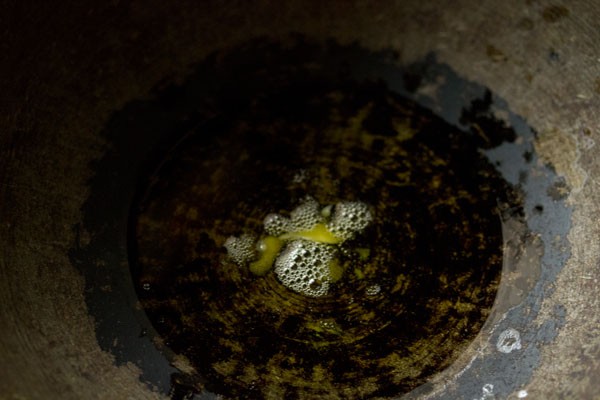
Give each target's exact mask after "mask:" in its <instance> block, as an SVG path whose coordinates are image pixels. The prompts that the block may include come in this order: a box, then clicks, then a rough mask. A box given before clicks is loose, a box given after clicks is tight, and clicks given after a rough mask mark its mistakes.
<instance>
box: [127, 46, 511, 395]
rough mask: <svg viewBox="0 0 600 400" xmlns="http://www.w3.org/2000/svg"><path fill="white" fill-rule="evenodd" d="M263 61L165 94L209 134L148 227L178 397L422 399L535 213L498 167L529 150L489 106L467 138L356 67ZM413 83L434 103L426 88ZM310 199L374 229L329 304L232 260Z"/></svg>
mask: <svg viewBox="0 0 600 400" xmlns="http://www.w3.org/2000/svg"><path fill="white" fill-rule="evenodd" d="M257 47H260V48H259V49H257V48H252V49H251V48H245V49H242V50H241V51H239V52H237V53H231V54H230V55H228V56H227V57H225V58H215V59H213V60H209V61H208V63H207V66H204V67H202V68H207V69H208V70H210V72H211V73H212V74H213V77H215V78H216V79H214V80H213V81H212V82H210V83H208V82H206V81H205V82H203V83H202V84H199V83H198V81H193V80H192V81H190V82H188V83H186V84H184V85H182V86H179V87H174V88H172V89H171V90H167V91H166V92H165V95H163V98H162V99H163V101H164V102H165V104H164V105H165V106H167V107H169V106H170V105H171V102H172V101H173V100H172V99H173V96H176V97H177V98H183V99H184V100H183V101H190V100H193V101H195V102H196V104H195V106H194V117H195V118H196V119H197V121H198V122H199V124H198V125H197V126H196V127H195V128H193V129H191V130H189V131H188V132H187V133H186V134H185V135H184V136H183V137H182V138H181V137H180V138H179V140H178V143H177V144H176V145H174V146H172V147H171V148H170V150H169V151H168V152H165V151H163V153H162V154H160V155H158V156H157V157H156V158H155V164H154V165H158V166H159V167H158V168H154V169H152V170H151V172H150V173H148V176H147V179H146V180H145V183H144V184H143V185H142V188H141V190H140V191H139V196H138V197H137V199H136V202H135V204H134V207H133V211H132V216H131V235H130V238H131V240H130V260H131V261H132V262H131V266H132V274H133V277H134V282H135V284H136V289H137V292H138V296H139V299H140V302H141V304H142V306H143V308H144V310H145V311H146V313H147V314H148V316H149V318H150V320H151V321H152V324H153V326H154V328H155V329H156V331H157V333H158V335H159V338H160V341H161V343H163V345H164V346H166V347H167V348H168V349H170V350H171V351H172V352H174V353H175V354H177V359H178V360H179V361H178V362H179V363H183V364H185V366H186V368H185V370H186V374H185V379H181V378H179V380H176V382H175V385H181V386H185V388H184V389H178V390H189V391H191V392H201V391H209V392H214V393H218V394H224V395H226V396H228V397H232V398H240V397H247V398H262V397H265V396H274V397H281V398H339V397H359V398H361V397H373V396H380V397H392V396H397V395H399V394H402V393H406V392H408V391H410V390H412V389H414V388H415V387H417V386H419V385H421V384H422V383H424V382H426V381H427V379H428V378H429V377H431V376H432V375H433V374H435V373H436V372H439V371H441V370H443V369H444V368H446V367H447V366H448V365H449V364H450V363H451V362H452V361H453V360H454V359H456V357H457V356H458V354H459V353H460V352H461V351H462V350H463V349H464V348H465V346H466V345H467V344H468V343H469V342H470V341H471V340H472V339H473V338H474V337H475V335H476V334H477V333H478V332H479V330H480V329H481V327H482V325H483V323H484V322H485V320H486V317H487V316H488V314H489V311H490V308H491V306H492V304H493V301H494V298H495V294H496V290H497V287H498V284H499V279H500V271H501V268H502V262H503V260H502V256H503V253H502V250H503V238H502V220H503V219H506V218H519V216H520V203H519V202H520V201H519V193H518V191H517V190H516V189H515V188H514V187H512V186H511V185H510V184H508V183H507V182H506V181H505V180H504V179H503V178H502V176H501V174H500V173H499V172H498V171H497V170H496V168H495V165H493V164H492V163H490V162H489V161H488V159H487V158H486V157H485V156H484V155H483V154H482V152H481V150H482V149H489V148H492V147H495V146H498V145H500V144H501V143H502V142H503V141H511V140H514V138H515V135H514V132H512V131H511V130H510V129H508V128H506V127H505V126H504V124H502V123H501V122H500V121H498V120H497V119H495V118H493V117H492V116H491V115H490V114H489V105H490V101H491V100H490V96H489V93H488V95H487V96H483V97H482V98H481V99H479V100H477V101H474V102H473V103H471V104H469V105H468V107H467V108H465V109H464V110H463V112H462V114H461V123H462V124H464V125H465V126H469V127H471V129H467V130H461V129H458V128H456V127H455V126H453V125H451V124H449V123H448V122H446V121H444V119H442V118H440V117H439V116H437V115H436V114H434V113H433V112H431V111H429V110H427V109H426V108H424V107H422V106H420V105H418V104H417V103H415V102H414V101H412V100H409V99H408V98H406V97H404V96H402V95H401V94H399V93H398V91H397V90H391V89H390V85H389V84H388V82H385V81H382V80H376V79H370V78H366V77H361V76H357V74H354V72H353V67H350V66H348V65H347V64H346V63H345V60H346V59H345V58H344V57H345V56H344V57H341V56H340V57H339V58H337V57H338V56H339V55H335V54H333V55H331V54H330V57H316V56H315V55H314V54H311V55H310V56H309V57H308V58H307V53H306V49H305V48H303V47H302V46H299V47H296V48H294V49H293V50H290V49H287V50H286V49H281V48H271V47H265V46H257ZM257 58H258V59H257ZM242 66H243V67H242ZM204 72H206V70H204ZM358 75H360V74H358ZM403 83H404V86H405V88H406V89H407V90H409V91H410V90H415V89H416V87H418V85H419V82H418V78H417V75H414V74H410V73H408V74H406V75H405V76H404V80H403ZM198 93H200V94H201V95H198ZM178 101H179V100H178ZM306 195H310V196H312V197H313V198H315V199H316V200H317V201H318V203H320V204H321V205H329V204H331V205H333V204H336V203H338V202H340V201H348V200H351V201H360V202H363V203H365V204H367V205H368V206H369V207H370V209H371V210H372V212H373V216H374V218H373V221H372V222H371V223H370V224H369V226H368V227H367V228H366V229H365V231H364V232H363V233H362V234H361V235H358V236H357V237H355V238H353V239H352V240H351V241H350V242H349V243H347V244H346V248H347V249H348V250H344V251H342V250H341V251H340V252H341V255H340V257H339V264H340V266H341V269H342V272H343V273H342V274H341V278H340V279H339V280H337V281H336V282H334V283H333V284H332V285H331V288H330V290H329V292H328V293H327V295H326V296H324V297H322V298H311V297H307V296H303V295H301V294H299V293H296V292H294V291H291V290H289V288H287V287H285V286H284V285H282V284H281V281H280V280H279V279H278V278H277V276H276V275H275V274H274V273H273V271H268V272H267V273H266V274H265V275H264V276H256V275H255V274H252V272H251V271H250V270H249V268H245V267H244V266H243V265H239V264H237V263H235V262H233V260H231V258H230V257H228V256H227V251H226V249H225V247H224V244H225V242H226V241H227V239H228V238H229V237H232V236H239V235H242V234H250V235H257V236H260V235H261V234H262V232H263V231H264V227H263V220H264V218H265V217H266V216H267V215H268V214H270V213H280V214H282V215H289V212H290V211H291V210H293V209H294V208H295V207H296V206H297V205H298V204H300V203H301V202H302V199H303V198H305V196H306ZM181 360H185V361H183V362H182V361H181ZM181 382H185V383H181Z"/></svg>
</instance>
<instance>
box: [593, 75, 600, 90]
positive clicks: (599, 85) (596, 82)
mask: <svg viewBox="0 0 600 400" xmlns="http://www.w3.org/2000/svg"><path fill="white" fill-rule="evenodd" d="M594 91H595V92H596V93H598V94H600V78H596V79H595V80H594Z"/></svg>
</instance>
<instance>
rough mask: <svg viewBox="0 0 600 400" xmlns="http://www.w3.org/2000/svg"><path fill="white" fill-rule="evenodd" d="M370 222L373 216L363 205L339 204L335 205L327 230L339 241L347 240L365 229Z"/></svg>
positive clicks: (355, 202)
mask: <svg viewBox="0 0 600 400" xmlns="http://www.w3.org/2000/svg"><path fill="white" fill-rule="evenodd" d="M372 220H373V215H372V214H371V211H370V210H369V207H368V206H367V205H366V204H365V203H361V202H357V201H353V202H340V203H337V204H336V205H335V210H334V212H333V216H332V217H331V221H329V223H328V224H327V229H329V231H330V232H331V233H333V234H334V235H335V236H337V237H339V238H340V239H343V240H348V239H352V238H353V237H354V235H356V234H357V233H358V232H360V231H362V230H363V229H365V228H366V227H367V226H368V225H369V224H370V223H371V221H372Z"/></svg>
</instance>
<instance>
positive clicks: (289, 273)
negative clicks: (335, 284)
mask: <svg viewBox="0 0 600 400" xmlns="http://www.w3.org/2000/svg"><path fill="white" fill-rule="evenodd" d="M335 253H336V251H335V248H333V247H332V246H329V245H326V244H322V243H316V242H311V241H308V240H295V241H293V242H291V243H290V244H289V245H288V246H287V247H286V248H285V250H283V252H281V254H280V255H279V257H278V258H277V260H276V261H275V274H276V275H277V278H278V279H279V280H280V281H281V283H283V284H284V285H285V286H286V287H288V288H289V289H291V290H293V291H295V292H298V293H301V294H304V295H306V296H309V297H321V296H324V295H326V294H327V292H328V291H329V284H330V283H331V273H330V269H329V265H330V263H331V262H332V260H333V259H334V258H335Z"/></svg>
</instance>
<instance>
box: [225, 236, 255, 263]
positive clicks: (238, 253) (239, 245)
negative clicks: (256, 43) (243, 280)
mask: <svg viewBox="0 0 600 400" xmlns="http://www.w3.org/2000/svg"><path fill="white" fill-rule="evenodd" d="M224 246H225V248H226V249H227V254H228V255H229V257H231V259H232V260H233V262H235V263H236V264H238V265H240V266H242V265H244V264H246V263H247V262H248V261H250V260H252V259H253V258H254V256H255V251H254V248H255V238H254V236H252V235H248V234H243V235H242V236H240V237H235V236H230V237H228V238H227V240H226V241H225V244H224Z"/></svg>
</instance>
